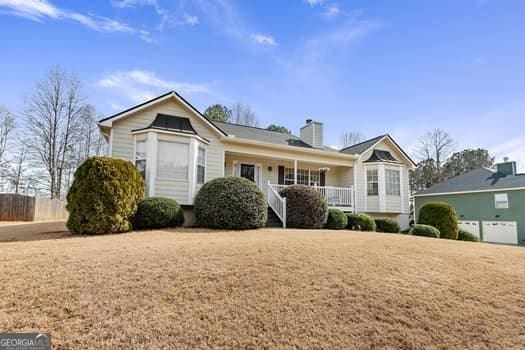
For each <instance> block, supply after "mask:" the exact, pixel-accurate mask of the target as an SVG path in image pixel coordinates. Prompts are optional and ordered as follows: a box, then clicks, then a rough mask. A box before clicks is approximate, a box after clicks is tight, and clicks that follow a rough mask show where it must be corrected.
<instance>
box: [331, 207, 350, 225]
mask: <svg viewBox="0 0 525 350" xmlns="http://www.w3.org/2000/svg"><path fill="white" fill-rule="evenodd" d="M346 225H348V217H347V216H346V214H345V213H344V212H343V211H342V210H339V209H328V219H327V220H326V227H327V228H329V229H331V230H343V229H345V228H346Z"/></svg>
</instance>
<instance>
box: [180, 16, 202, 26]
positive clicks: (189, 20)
mask: <svg viewBox="0 0 525 350" xmlns="http://www.w3.org/2000/svg"><path fill="white" fill-rule="evenodd" d="M183 23H184V24H188V25H190V26H194V25H196V24H197V23H199V18H198V17H197V16H190V15H188V14H184V21H183Z"/></svg>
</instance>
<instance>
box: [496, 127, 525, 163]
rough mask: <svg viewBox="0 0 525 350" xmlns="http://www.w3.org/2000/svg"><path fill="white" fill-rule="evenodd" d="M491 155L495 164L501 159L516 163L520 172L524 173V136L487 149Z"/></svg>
mask: <svg viewBox="0 0 525 350" xmlns="http://www.w3.org/2000/svg"><path fill="white" fill-rule="evenodd" d="M489 150H490V152H491V154H492V155H493V156H494V157H496V161H497V162H501V161H503V157H509V159H510V160H514V161H517V162H518V168H519V171H520V172H525V134H524V135H522V136H521V137H517V138H514V139H511V140H508V141H505V142H502V143H500V144H496V145H494V146H492V147H490V148H489Z"/></svg>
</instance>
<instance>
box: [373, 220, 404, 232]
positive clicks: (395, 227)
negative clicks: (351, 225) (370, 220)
mask: <svg viewBox="0 0 525 350" xmlns="http://www.w3.org/2000/svg"><path fill="white" fill-rule="evenodd" d="M374 221H375V223H376V231H377V232H388V233H399V232H401V226H400V225H399V223H398V222H397V221H396V220H394V219H391V218H375V219H374Z"/></svg>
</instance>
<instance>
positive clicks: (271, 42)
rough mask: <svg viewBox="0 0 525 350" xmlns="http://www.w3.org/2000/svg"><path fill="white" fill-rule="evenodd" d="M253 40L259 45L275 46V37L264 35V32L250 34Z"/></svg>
mask: <svg viewBox="0 0 525 350" xmlns="http://www.w3.org/2000/svg"><path fill="white" fill-rule="evenodd" d="M250 37H251V38H252V40H253V41H255V42H256V43H257V44H261V45H267V46H277V42H276V41H275V39H274V38H273V37H272V36H270V35H264V34H252V35H251V36H250Z"/></svg>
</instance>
